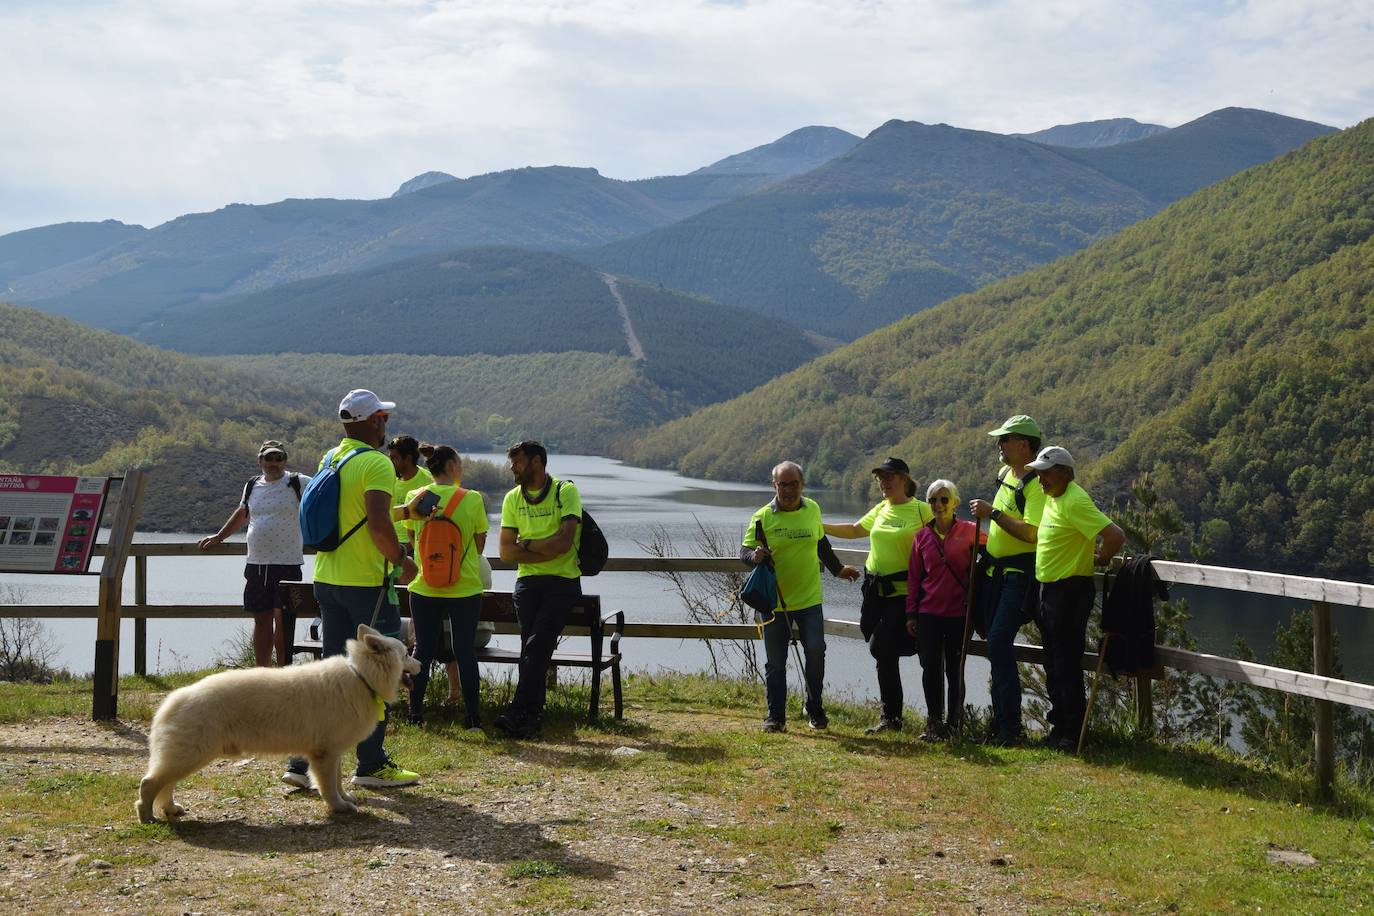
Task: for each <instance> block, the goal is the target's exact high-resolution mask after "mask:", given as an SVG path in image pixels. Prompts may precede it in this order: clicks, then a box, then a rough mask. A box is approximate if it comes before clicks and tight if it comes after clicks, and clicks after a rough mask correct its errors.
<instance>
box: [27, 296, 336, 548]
mask: <svg viewBox="0 0 1374 916" xmlns="http://www.w3.org/2000/svg"><path fill="white" fill-rule="evenodd" d="M0 390H3V391H4V392H5V396H4V398H3V399H0V470H4V471H11V472H25V473H31V474H32V473H50V474H95V475H117V474H120V473H123V472H124V471H125V470H127V469H129V468H134V467H141V468H147V469H149V470H150V471H151V473H152V475H153V476H152V482H153V485H152V486H150V487H149V488H148V493H147V497H146V499H145V501H144V509H143V514H142V523H141V527H143V528H145V529H154V528H160V529H164V530H165V529H169V528H172V529H181V530H185V529H186V528H188V527H198V528H200V529H211V530H212V529H213V528H215V527H218V525H219V523H220V522H222V521H223V520H224V516H225V515H227V514H228V512H229V510H230V509H231V508H232V507H233V505H234V501H235V500H236V498H237V495H238V493H239V492H240V489H239V488H241V487H242V485H243V482H244V481H245V480H247V479H248V477H250V476H251V475H252V474H253V473H255V472H256V468H257V464H256V460H255V459H256V455H257V445H258V443H259V442H261V441H262V440H263V439H265V438H268V437H273V438H278V439H281V440H282V441H284V442H285V443H286V444H287V447H288V449H289V450H290V451H291V453H292V458H293V462H292V463H293V465H294V466H304V465H306V464H309V465H310V466H312V467H313V465H314V462H315V460H316V459H317V458H318V456H319V454H320V453H321V451H323V449H324V448H325V447H327V446H328V444H329V443H330V442H331V441H336V439H337V436H338V434H339V429H340V428H339V424H338V423H337V422H334V421H333V420H331V419H330V417H331V416H332V414H333V411H334V405H335V404H336V403H337V396H334V398H331V397H330V396H328V395H326V394H323V393H321V392H320V391H318V390H311V389H308V388H304V387H300V386H294V385H290V384H286V383H283V382H282V381H281V380H279V379H277V380H269V379H264V378H262V377H260V376H255V375H250V374H248V373H245V372H240V371H237V370H233V369H229V368H226V367H224V366H219V365H215V364H213V363H211V362H209V361H207V360H202V359H196V358H194V357H187V356H181V355H179V354H175V353H167V352H163V351H161V350H157V349H154V348H153V347H149V346H146V345H144V344H140V343H136V342H134V341H132V340H129V339H127V338H124V337H120V336H118V335H115V334H110V333H106V332H103V331H95V330H91V329H90V328H84V327H81V326H80V325H77V324H75V323H73V322H71V321H68V320H66V319H63V318H57V317H55V316H52V315H45V314H43V313H41V312H36V311H33V310H31V309H24V308H17V307H15V306H10V305H0Z"/></svg>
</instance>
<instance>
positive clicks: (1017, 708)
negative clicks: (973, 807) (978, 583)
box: [988, 570, 1030, 738]
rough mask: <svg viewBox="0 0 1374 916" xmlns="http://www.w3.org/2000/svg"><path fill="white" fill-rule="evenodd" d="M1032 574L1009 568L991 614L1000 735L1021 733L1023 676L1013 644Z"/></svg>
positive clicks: (991, 651) (990, 649) (991, 657)
mask: <svg viewBox="0 0 1374 916" xmlns="http://www.w3.org/2000/svg"><path fill="white" fill-rule="evenodd" d="M1029 585H1030V576H1028V575H1027V574H1026V573H1024V572H1019V571H1016V570H1007V571H1005V572H1003V573H1002V587H1001V588H1000V589H999V590H998V592H997V596H996V599H995V601H994V602H990V606H991V609H992V613H991V614H989V615H988V665H989V666H990V667H991V668H992V689H991V690H990V691H989V693H990V694H991V696H992V719H993V723H994V724H995V725H996V726H997V734H998V735H999V736H1001V737H1003V738H1013V737H1015V736H1017V735H1019V734H1021V675H1020V672H1018V671H1017V669H1016V657H1015V655H1013V653H1012V644H1013V643H1014V642H1016V634H1017V633H1018V632H1019V631H1020V629H1021V608H1022V602H1023V601H1024V600H1025V597H1026V588H1027V586H1029Z"/></svg>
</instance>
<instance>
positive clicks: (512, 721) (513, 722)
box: [491, 709, 520, 736]
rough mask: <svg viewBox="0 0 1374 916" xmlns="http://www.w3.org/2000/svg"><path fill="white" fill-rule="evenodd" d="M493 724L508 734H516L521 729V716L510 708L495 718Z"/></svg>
mask: <svg viewBox="0 0 1374 916" xmlns="http://www.w3.org/2000/svg"><path fill="white" fill-rule="evenodd" d="M491 724H492V725H494V726H496V728H497V729H498V730H499V731H503V732H505V733H506V734H507V735H512V736H514V735H515V734H516V733H517V732H519V731H520V717H519V716H517V715H516V714H515V713H514V712H512V711H511V710H509V709H508V710H506V711H505V712H503V713H501V714H500V715H499V716H497V717H496V718H495V719H493V720H492V723H491Z"/></svg>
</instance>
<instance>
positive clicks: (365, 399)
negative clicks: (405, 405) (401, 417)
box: [339, 388, 396, 423]
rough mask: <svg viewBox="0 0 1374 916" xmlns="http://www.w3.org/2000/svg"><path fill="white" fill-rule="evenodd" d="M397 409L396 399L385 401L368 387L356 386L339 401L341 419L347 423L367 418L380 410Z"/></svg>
mask: <svg viewBox="0 0 1374 916" xmlns="http://www.w3.org/2000/svg"><path fill="white" fill-rule="evenodd" d="M395 409H396V403H395V402H394V401H383V400H382V399H381V398H379V397H377V396H376V395H375V394H373V393H372V392H370V391H368V390H367V389H366V388H354V389H353V390H352V391H350V392H349V393H348V394H346V395H344V398H343V400H342V401H340V402H339V419H340V420H342V421H344V422H345V423H356V422H358V421H359V420H366V419H367V418H368V417H370V416H372V415H373V414H374V413H377V412H378V411H391V410H395Z"/></svg>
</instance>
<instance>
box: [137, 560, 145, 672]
mask: <svg viewBox="0 0 1374 916" xmlns="http://www.w3.org/2000/svg"><path fill="white" fill-rule="evenodd" d="M134 604H135V605H136V606H138V607H140V608H142V607H146V606H147V604H148V558H147V557H145V556H143V555H142V554H140V555H138V556H136V557H134ZM134 674H137V675H138V676H139V677H147V676H148V618H147V617H135V618H134Z"/></svg>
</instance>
